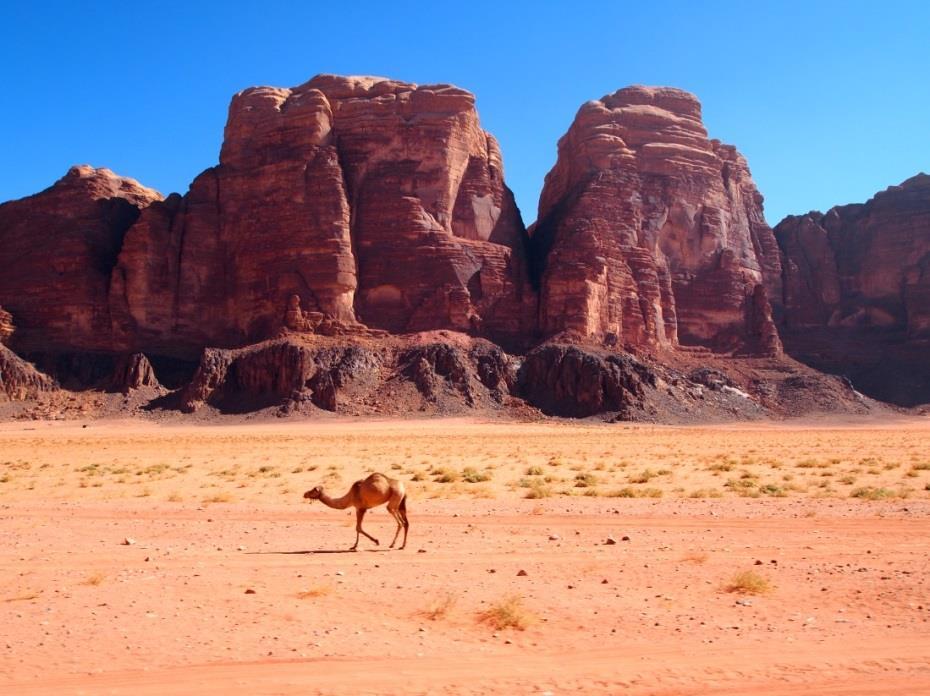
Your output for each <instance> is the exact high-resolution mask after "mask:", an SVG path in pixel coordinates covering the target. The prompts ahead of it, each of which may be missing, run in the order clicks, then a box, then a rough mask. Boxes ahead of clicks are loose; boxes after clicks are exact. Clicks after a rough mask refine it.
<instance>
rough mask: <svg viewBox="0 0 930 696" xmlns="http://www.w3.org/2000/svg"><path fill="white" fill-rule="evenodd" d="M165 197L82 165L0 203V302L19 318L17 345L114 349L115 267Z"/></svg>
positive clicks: (115, 176) (30, 349) (104, 170)
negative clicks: (130, 234) (142, 215)
mask: <svg viewBox="0 0 930 696" xmlns="http://www.w3.org/2000/svg"><path fill="white" fill-rule="evenodd" d="M160 198H161V196H160V194H159V193H158V192H157V191H153V190H152V189H149V188H145V187H144V186H142V185H140V184H139V183H138V182H136V181H134V180H133V179H126V178H123V177H119V176H117V175H115V174H114V173H113V172H111V171H110V170H108V169H93V168H92V167H88V166H78V167H72V168H71V169H70V170H69V171H68V173H67V174H66V175H65V176H64V177H62V178H61V179H60V180H58V181H57V182H56V183H55V184H54V185H53V186H52V187H50V188H48V189H46V190H45V191H42V192H41V193H37V194H35V195H34V196H29V197H28V198H23V199H20V200H16V201H10V202H8V203H4V204H2V205H0V305H3V306H4V307H6V308H7V309H8V310H9V311H11V312H12V313H13V316H14V317H15V318H16V325H17V332H16V335H15V337H14V339H13V343H14V346H16V347H17V349H21V350H26V351H34V350H43V351H48V350H56V349H63V350H81V349H89V350H109V349H111V348H112V347H113V336H112V332H111V328H110V326H111V324H110V313H109V302H108V291H109V287H110V272H111V270H112V269H113V266H114V265H115V264H116V257H117V254H118V253H119V251H120V247H121V246H122V243H123V237H124V235H125V234H126V230H127V229H129V227H130V225H132V223H133V222H135V220H136V218H137V217H138V216H139V211H140V210H141V209H142V208H144V207H146V206H147V205H149V204H150V203H151V202H152V201H156V200H159V199H160Z"/></svg>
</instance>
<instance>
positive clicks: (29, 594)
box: [3, 591, 42, 602]
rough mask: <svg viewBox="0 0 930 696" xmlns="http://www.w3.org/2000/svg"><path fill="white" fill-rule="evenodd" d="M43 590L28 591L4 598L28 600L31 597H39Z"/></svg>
mask: <svg viewBox="0 0 930 696" xmlns="http://www.w3.org/2000/svg"><path fill="white" fill-rule="evenodd" d="M40 594H42V592H41V591H40V592H27V593H26V594H21V595H16V596H15V597H7V598H6V599H4V600H3V601H4V602H26V601H29V600H30V599H37V598H38V597H39V595H40Z"/></svg>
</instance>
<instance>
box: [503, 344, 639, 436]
mask: <svg viewBox="0 0 930 696" xmlns="http://www.w3.org/2000/svg"><path fill="white" fill-rule="evenodd" d="M519 385H520V386H519V388H520V394H521V396H523V398H525V399H526V401H527V402H528V403H530V404H532V405H533V406H535V407H537V408H538V409H540V410H541V411H542V412H543V413H545V414H547V415H554V416H568V417H572V418H584V417H587V416H592V415H595V414H598V413H604V412H617V413H618V414H619V416H620V418H621V419H629V418H632V416H633V415H634V414H635V413H637V412H641V411H642V410H643V409H644V408H646V393H645V390H646V388H647V387H651V388H655V386H656V376H655V374H654V373H653V372H652V371H651V370H650V369H649V368H648V367H647V366H646V365H644V364H642V363H641V362H639V361H638V360H636V359H635V358H634V357H632V356H630V355H627V354H622V353H621V354H617V353H608V352H604V351H593V350H590V349H588V350H585V349H581V348H578V347H577V346H570V345H561V344H546V345H542V346H540V347H539V348H536V349H534V350H532V351H530V352H529V353H528V354H527V356H526V360H525V361H524V363H523V365H522V367H521V368H520V375H519Z"/></svg>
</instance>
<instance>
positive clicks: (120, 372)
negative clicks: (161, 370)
mask: <svg viewBox="0 0 930 696" xmlns="http://www.w3.org/2000/svg"><path fill="white" fill-rule="evenodd" d="M160 386H161V385H160V384H159V383H158V378H157V377H156V376H155V370H154V368H153V367H152V363H150V362H149V359H148V358H147V357H145V356H144V355H143V354H142V353H133V354H132V355H124V356H122V357H121V358H120V359H119V360H117V361H116V364H115V365H114V367H113V373H112V376H111V378H110V389H111V390H113V391H119V392H122V393H123V394H128V393H129V392H131V391H133V390H135V389H142V388H144V387H150V388H158V387H160Z"/></svg>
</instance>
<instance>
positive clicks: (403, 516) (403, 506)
mask: <svg viewBox="0 0 930 696" xmlns="http://www.w3.org/2000/svg"><path fill="white" fill-rule="evenodd" d="M397 513H398V514H399V515H400V518H401V520H402V521H403V523H404V542H403V543H402V544H401V545H400V550H401V551H403V550H404V549H405V548H406V547H407V530H408V529H409V528H410V523H409V522H408V521H407V496H404V497H403V499H402V500H401V501H400V508H399V509H398V511H397Z"/></svg>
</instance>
